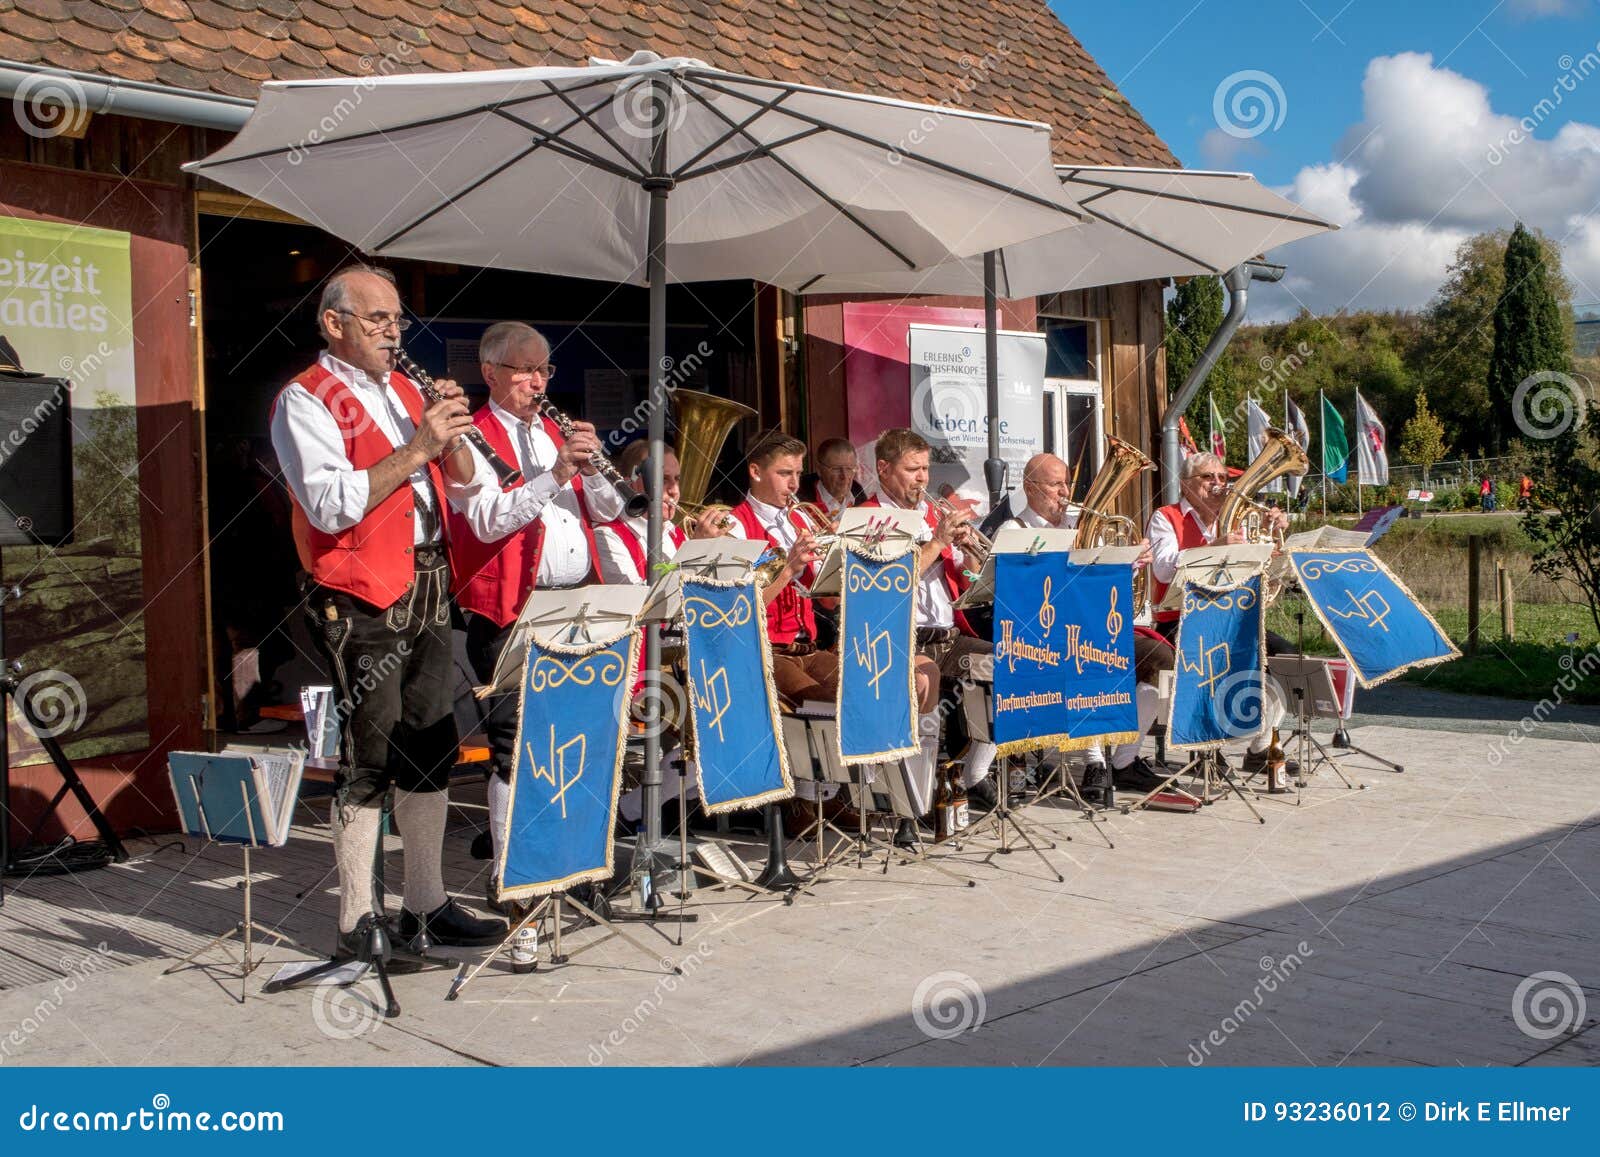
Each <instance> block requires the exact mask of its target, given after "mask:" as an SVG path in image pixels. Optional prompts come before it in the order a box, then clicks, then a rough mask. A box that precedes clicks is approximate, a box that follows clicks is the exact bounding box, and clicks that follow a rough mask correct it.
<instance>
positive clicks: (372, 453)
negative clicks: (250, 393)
mask: <svg viewBox="0 0 1600 1157" xmlns="http://www.w3.org/2000/svg"><path fill="white" fill-rule="evenodd" d="M296 382H298V383H299V384H300V385H301V386H303V387H305V389H306V390H307V391H309V392H310V394H311V396H312V397H314V398H316V399H317V401H319V402H321V403H322V404H323V405H324V406H326V407H328V412H329V413H330V414H332V415H333V420H334V421H335V422H337V423H338V424H339V433H340V434H342V435H343V436H344V453H345V457H346V458H348V459H349V460H350V465H351V466H353V467H354V468H355V469H357V470H370V469H371V468H372V467H373V466H376V465H377V464H378V463H379V462H381V461H383V460H384V459H385V458H387V457H388V456H389V455H390V454H392V453H394V451H395V447H394V445H393V444H391V443H390V441H389V438H388V436H387V435H386V434H384V432H383V430H382V429H380V428H379V427H378V425H377V423H376V422H374V421H373V420H372V418H371V416H370V415H369V414H368V413H367V409H366V407H365V406H364V405H362V403H361V400H360V399H359V398H358V397H356V395H355V392H354V391H353V390H351V388H350V387H349V386H347V385H345V384H344V382H342V381H340V380H339V378H338V377H337V376H335V375H334V374H332V373H330V372H329V371H328V370H326V369H324V368H323V367H322V366H321V365H314V366H312V367H311V368H310V369H307V370H303V371H302V372H301V373H300V374H298V375H297V376H296V377H295V379H294V381H293V382H290V383H289V385H290V386H292V385H294V384H295V383H296ZM288 388H289V387H288V386H285V387H284V389H288ZM389 388H390V389H392V390H393V391H394V392H395V395H396V396H397V397H399V399H400V403H401V405H403V406H405V408H406V413H407V414H409V415H410V416H411V421H412V422H413V423H415V424H417V425H421V424H422V396H421V395H420V394H418V393H417V387H416V386H414V385H412V383H411V380H410V379H409V378H407V377H406V376H405V375H404V374H400V373H393V374H390V375H389ZM282 397H283V394H282V392H281V391H280V392H279V394H278V397H277V398H275V399H274V400H273V403H272V408H273V411H274V412H276V410H277V408H278V401H279V400H281V399H282ZM428 477H429V478H430V479H431V480H432V482H433V496H434V502H435V508H436V509H437V510H439V511H440V512H441V513H442V512H443V511H445V510H447V509H448V508H449V507H448V504H447V503H446V502H445V498H444V478H443V476H442V475H441V474H440V473H439V464H438V463H437V462H429V463H428ZM290 493H291V495H292V494H293V491H292V490H291V492H290ZM293 506H294V511H293V525H294V545H295V549H296V550H297V551H298V552H299V554H300V565H301V566H303V567H304V568H305V569H306V570H307V571H308V572H310V575H311V578H312V581H314V582H316V583H317V584H318V585H319V586H325V587H328V588H330V589H332V590H336V591H344V592H345V593H346V594H348V595H353V596H355V597H356V598H358V599H360V600H362V601H363V602H366V603H370V604H371V605H372V606H374V607H377V608H378V609H379V610H387V609H388V608H389V607H392V606H394V604H395V603H397V602H398V601H399V600H400V598H401V596H403V595H404V594H405V593H406V592H407V591H408V590H410V589H411V587H412V585H413V584H414V583H415V581H416V580H415V578H414V577H413V576H414V575H415V573H416V560H415V559H414V558H413V556H412V543H413V541H414V540H415V538H416V532H415V530H414V528H415V526H416V522H415V519H416V493H415V492H414V491H413V490H412V488H411V483H410V480H409V479H408V480H407V481H406V482H403V483H402V484H401V485H399V486H397V487H395V490H394V493H393V494H391V495H389V497H387V498H385V499H384V500H383V501H382V502H380V503H378V505H377V506H376V507H374V508H373V509H371V510H369V511H367V513H366V514H365V515H364V516H363V517H362V519H361V521H360V522H358V523H356V524H355V525H354V526H352V527H350V528H349V529H348V530H341V531H339V532H338V533H336V534H329V533H328V532H327V531H324V530H319V529H317V528H316V527H315V526H313V525H312V524H311V520H310V519H309V518H307V517H306V512H305V511H304V510H303V509H302V508H301V506H300V500H299V499H298V498H295V499H294V502H293Z"/></svg>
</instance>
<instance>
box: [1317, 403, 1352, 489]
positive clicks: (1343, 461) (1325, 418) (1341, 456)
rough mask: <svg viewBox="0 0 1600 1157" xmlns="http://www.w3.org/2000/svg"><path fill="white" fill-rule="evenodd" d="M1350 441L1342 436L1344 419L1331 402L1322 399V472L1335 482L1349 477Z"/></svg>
mask: <svg viewBox="0 0 1600 1157" xmlns="http://www.w3.org/2000/svg"><path fill="white" fill-rule="evenodd" d="M1349 461H1350V441H1349V439H1347V438H1346V437H1345V436H1344V419H1343V418H1341V417H1340V416H1339V411H1338V410H1336V409H1334V408H1333V403H1332V402H1330V401H1328V399H1327V398H1326V397H1324V398H1323V399H1322V472H1323V473H1324V474H1326V475H1327V476H1328V477H1329V478H1331V479H1333V480H1334V481H1335V482H1341V483H1342V482H1344V481H1345V480H1346V479H1347V478H1348V477H1349V472H1348V470H1347V469H1346V465H1347V463H1348V462H1349Z"/></svg>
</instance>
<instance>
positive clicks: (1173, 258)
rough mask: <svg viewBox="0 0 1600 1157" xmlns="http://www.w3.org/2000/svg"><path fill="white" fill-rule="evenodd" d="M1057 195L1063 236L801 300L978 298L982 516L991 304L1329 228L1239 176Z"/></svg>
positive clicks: (993, 424)
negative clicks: (1068, 209)
mask: <svg viewBox="0 0 1600 1157" xmlns="http://www.w3.org/2000/svg"><path fill="white" fill-rule="evenodd" d="M1057 173H1058V174H1059V175H1060V178H1061V183H1062V186H1063V187H1064V188H1065V190H1066V191H1067V193H1068V195H1069V196H1070V197H1071V199H1072V201H1073V204H1074V205H1075V206H1076V207H1077V208H1078V210H1079V211H1080V212H1082V213H1083V214H1084V215H1085V216H1086V217H1087V218H1088V219H1087V220H1086V221H1085V222H1084V223H1082V224H1080V225H1077V226H1075V227H1073V228H1070V229H1063V230H1061V231H1059V232H1056V233H1052V234H1050V235H1049V236H1047V237H1039V238H1034V239H1033V240H1030V241H1024V242H1021V243H1019V244H1016V245H1011V246H1008V247H1006V248H1003V249H1000V250H996V251H992V252H988V253H984V254H980V255H978V256H974V257H969V258H963V259H958V260H954V261H948V262H945V263H944V264H942V265H937V266H934V267H933V268H931V269H917V270H903V269H893V270H891V269H887V268H886V269H885V270H883V271H879V272H876V273H865V274H862V273H849V272H845V271H842V270H841V271H837V272H832V273H826V274H822V275H820V276H818V277H816V278H814V279H812V280H811V281H808V282H806V283H804V284H803V285H801V286H800V287H799V290H800V292H802V293H898V294H915V293H930V294H955V295H960V296H976V295H978V294H982V295H983V296H984V309H985V327H984V328H985V337H986V339H987V350H988V395H989V398H988V413H989V461H988V462H986V463H985V471H984V472H985V475H986V482H987V485H988V489H989V499H990V503H991V505H997V504H998V503H999V501H1000V490H1001V486H1002V477H1003V470H1002V465H1001V462H1000V448H999V425H998V422H997V420H996V419H997V413H998V410H999V382H998V379H997V376H996V375H997V367H996V365H995V362H996V360H997V359H996V350H995V344H996V339H995V330H996V321H995V299H996V298H997V297H1034V296H1036V295H1039V294H1046V293H1061V292H1065V291H1067V290H1071V289H1087V288H1091V287H1093V286H1099V285H1114V284H1117V283H1120V282H1126V281H1145V280H1149V279H1151V278H1165V277H1194V276H1199V275H1203V274H1223V273H1226V272H1227V271H1228V270H1230V269H1233V268H1234V267H1235V266H1237V265H1239V264H1240V263H1241V262H1244V261H1247V260H1249V259H1250V258H1252V257H1254V256H1256V255H1258V254H1260V253H1264V252H1265V251H1267V250H1269V249H1272V248H1275V247H1277V246H1279V245H1284V244H1287V243H1288V242H1290V241H1298V240H1299V239H1300V238H1302V237H1309V236H1312V235H1313V234H1316V233H1322V232H1326V231H1327V230H1330V229H1336V228H1338V226H1336V225H1333V224H1330V223H1329V222H1327V221H1323V220H1322V219H1321V218H1318V217H1315V216H1313V215H1311V214H1310V213H1307V212H1306V211H1305V210H1304V209H1301V208H1300V207H1299V206H1298V205H1296V204H1295V203H1294V202H1293V201H1290V200H1288V199H1287V198H1285V197H1281V196H1279V195H1278V194H1277V193H1274V192H1273V191H1272V190H1271V189H1268V188H1267V187H1266V186H1264V185H1262V184H1261V183H1260V182H1259V181H1257V180H1256V179H1255V177H1254V176H1252V175H1251V174H1249V173H1221V172H1204V171H1190V170H1184V169H1148V168H1129V167H1124V166H1116V165H1099V166H1086V165H1077V166H1068V165H1063V166H1059V167H1058V168H1057Z"/></svg>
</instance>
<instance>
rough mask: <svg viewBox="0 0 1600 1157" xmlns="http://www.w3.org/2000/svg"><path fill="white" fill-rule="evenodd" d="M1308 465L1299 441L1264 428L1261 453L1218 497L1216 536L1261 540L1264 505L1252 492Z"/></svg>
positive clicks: (1262, 539) (1302, 472)
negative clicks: (1223, 496)
mask: <svg viewBox="0 0 1600 1157" xmlns="http://www.w3.org/2000/svg"><path fill="white" fill-rule="evenodd" d="M1310 468H1311V459H1310V458H1309V457H1308V456H1307V455H1306V452H1305V451H1304V450H1302V449H1301V448H1300V443H1298V442H1296V441H1295V440H1294V439H1293V438H1291V437H1289V435H1287V434H1285V433H1284V432H1283V431H1282V430H1275V429H1268V430H1267V434H1266V445H1265V447H1263V449H1262V451H1261V453H1259V454H1257V455H1256V457H1255V461H1253V462H1251V463H1250V465H1248V466H1246V467H1245V468H1244V473H1243V474H1241V475H1239V477H1237V478H1235V479H1234V480H1233V485H1232V486H1230V487H1228V496H1227V497H1226V498H1224V499H1223V500H1222V509H1221V510H1220V511H1218V513H1217V536H1218V537H1219V538H1220V537H1222V536H1225V535H1229V534H1238V535H1241V536H1243V538H1244V540H1245V541H1246V542H1252V543H1259V542H1262V541H1264V539H1265V537H1266V536H1265V535H1264V533H1263V528H1264V527H1265V525H1266V517H1267V509H1268V508H1267V507H1266V506H1264V505H1263V504H1262V503H1259V502H1257V501H1256V500H1255V496H1256V494H1257V493H1259V492H1260V490H1261V489H1262V487H1264V486H1266V485H1268V484H1269V483H1271V482H1276V481H1277V480H1278V479H1279V478H1283V477H1285V476H1286V475H1289V474H1304V473H1305V472H1306V471H1307V470H1308V469H1310Z"/></svg>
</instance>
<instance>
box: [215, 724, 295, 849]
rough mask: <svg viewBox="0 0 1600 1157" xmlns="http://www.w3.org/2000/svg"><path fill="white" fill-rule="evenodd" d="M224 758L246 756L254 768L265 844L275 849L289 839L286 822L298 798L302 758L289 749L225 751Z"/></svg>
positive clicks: (228, 749)
mask: <svg viewBox="0 0 1600 1157" xmlns="http://www.w3.org/2000/svg"><path fill="white" fill-rule="evenodd" d="M222 754H223V755H247V756H249V758H250V762H251V763H252V764H254V765H255V770H256V783H257V795H258V796H259V797H260V798H261V799H262V801H263V804H264V806H263V808H262V810H263V811H264V812H265V813H266V821H267V832H266V835H267V842H268V843H269V844H272V845H274V846H276V845H278V844H282V843H284V842H285V841H287V840H288V838H289V822H290V818H291V817H292V816H293V814H294V805H295V800H296V799H297V798H298V797H299V795H300V777H301V774H302V772H303V771H304V770H305V756H304V755H303V754H301V753H300V752H298V751H294V750H291V749H289V748H257V749H255V750H249V751H246V750H242V749H241V748H237V747H225V748H223V750H222Z"/></svg>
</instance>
